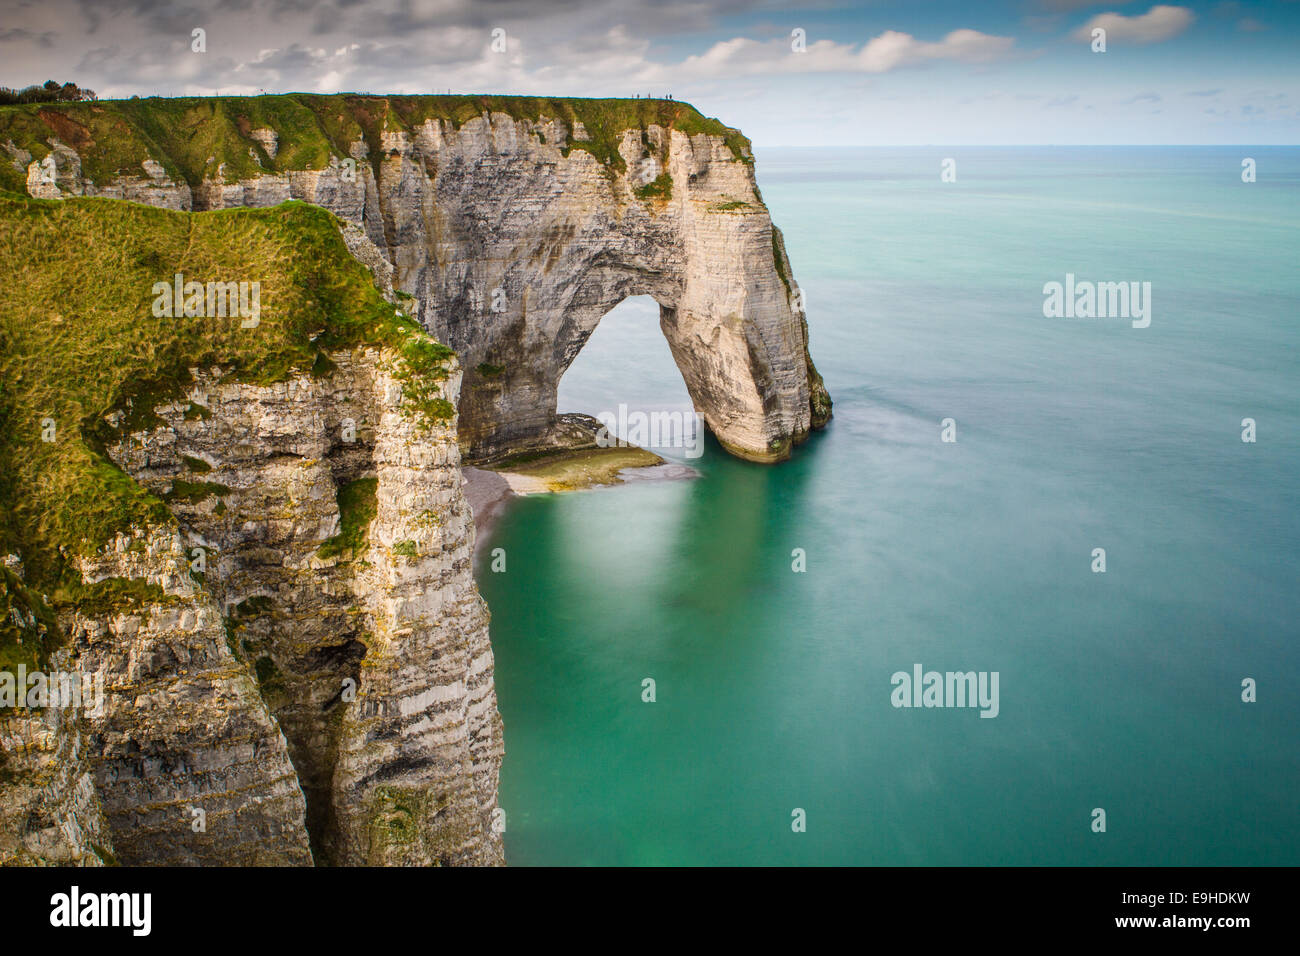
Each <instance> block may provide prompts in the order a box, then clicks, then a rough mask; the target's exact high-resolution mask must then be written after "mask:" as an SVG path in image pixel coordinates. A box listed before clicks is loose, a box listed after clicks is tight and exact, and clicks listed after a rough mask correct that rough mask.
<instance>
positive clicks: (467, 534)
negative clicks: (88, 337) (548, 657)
mask: <svg viewBox="0 0 1300 956" xmlns="http://www.w3.org/2000/svg"><path fill="white" fill-rule="evenodd" d="M332 358H333V361H334V362H335V364H336V367H335V368H334V369H333V370H332V371H330V372H329V374H327V375H323V376H317V377H312V376H306V375H302V376H297V377H294V378H291V379H289V380H288V381H286V382H283V383H280V384H276V385H272V386H268V387H259V386H252V385H241V384H229V383H227V384H222V383H220V382H219V381H218V379H219V377H220V370H216V369H212V370H195V372H194V375H195V383H196V384H195V385H194V387H193V388H192V389H191V391H190V392H189V394H188V396H187V399H186V400H185V401H182V402H177V403H173V404H171V405H167V406H161V407H159V408H158V410H157V411H158V413H159V414H160V415H161V417H162V419H163V421H164V423H165V424H164V425H162V426H159V427H158V428H155V429H154V430H153V431H151V432H148V433H145V432H139V433H135V434H134V435H132V436H130V438H129V439H127V440H125V441H122V442H120V443H119V444H117V445H116V446H113V447H111V448H109V449H108V451H109V454H110V455H111V456H112V457H113V458H114V460H115V461H117V462H118V463H119V464H120V465H121V466H122V467H123V469H124V470H126V471H127V472H129V473H130V474H131V475H132V476H133V477H135V478H136V479H137V480H138V481H140V482H141V483H142V484H144V485H146V486H147V487H149V488H150V489H152V490H154V491H156V492H157V493H158V494H160V495H161V496H164V497H165V498H167V499H169V501H170V505H171V508H172V511H173V513H174V514H175V515H176V518H177V522H178V531H177V533H176V534H175V535H174V536H173V537H174V539H175V540H173V541H171V542H169V543H166V546H165V547H164V546H163V544H162V543H160V542H156V541H149V542H147V543H146V545H145V547H144V548H143V549H141V548H138V547H137V548H132V547H131V546H130V545H129V544H128V545H126V546H124V547H122V548H121V549H119V550H118V551H115V552H113V553H114V554H118V555H120V558H119V560H118V563H120V564H122V565H123V566H120V567H111V568H110V567H104V568H99V569H93V572H92V569H89V568H88V569H86V572H87V574H88V576H89V577H91V578H94V577H97V576H99V575H103V576H120V577H127V578H136V579H139V578H142V577H143V578H146V579H149V580H151V581H156V582H157V583H160V584H162V586H163V588H164V590H165V591H166V593H167V594H168V595H169V597H174V598H175V601H174V603H173V602H169V603H166V604H164V605H156V606H151V607H150V608H149V609H148V610H147V611H146V612H145V613H143V614H141V615H137V616H130V617H127V618H123V619H114V620H113V621H109V622H104V621H99V622H81V623H80V624H79V626H77V627H74V629H73V633H74V636H75V637H76V639H77V643H78V645H79V646H80V652H81V655H82V656H83V658H85V659H88V660H92V661H94V660H98V661H99V665H98V666H100V667H102V668H104V669H105V670H106V671H107V673H108V685H109V688H110V693H109V695H108V697H109V701H108V706H107V707H106V713H105V715H104V716H103V718H102V719H100V720H98V721H96V720H93V719H92V720H91V721H90V737H91V740H92V742H93V743H94V744H97V745H98V747H100V748H102V756H101V757H100V759H99V761H98V766H97V770H96V776H97V778H98V780H99V781H100V784H101V786H100V792H101V794H102V795H103V797H102V799H103V800H104V803H105V811H106V814H107V818H108V821H109V824H110V827H111V829H112V831H113V836H114V844H115V846H116V848H117V852H118V854H119V856H120V857H121V858H122V860H123V861H124V862H130V863H172V862H191V863H222V864H231V863H241V862H242V863H279V864H293V863H310V862H311V861H312V857H313V853H314V855H315V859H316V861H317V862H329V863H333V864H345V865H346V864H354V865H355V864H399V863H400V864H465V863H469V864H493V863H500V862H503V852H502V847H501V840H500V835H499V834H498V833H496V832H494V830H493V827H492V814H493V810H494V809H495V806H496V788H497V774H498V770H499V767H500V762H501V756H502V743H501V722H500V717H499V716H498V713H497V708H496V698H495V694H494V690H493V685H492V652H491V647H490V644H489V641H488V630H487V613H486V608H485V606H484V604H483V601H482V599H481V598H480V597H479V595H478V592H477V589H476V588H475V586H474V582H473V577H472V572H471V566H470V562H471V555H472V549H473V522H472V518H471V516H470V514H469V510H468V507H467V506H466V504H465V501H464V498H463V496H462V494H461V480H460V470H459V461H460V459H459V454H458V450H457V447H456V443H455V422H454V420H448V421H446V422H445V423H443V424H441V425H440V426H438V427H435V428H429V427H426V424H427V423H419V422H417V421H415V420H414V419H413V418H412V417H411V414H410V413H409V412H407V411H404V410H403V408H402V407H401V394H402V393H401V388H400V385H399V384H398V383H397V382H396V381H395V380H394V379H393V378H392V377H391V375H390V374H389V372H388V371H387V368H388V366H387V362H386V360H385V358H384V356H382V355H381V354H379V353H376V352H374V351H366V352H357V353H355V354H351V353H345V354H336V355H334V356H332ZM458 379H459V374H458V373H455V374H453V375H452V376H451V377H450V378H449V379H448V380H447V381H446V382H445V383H443V388H444V391H445V394H446V395H449V396H451V397H453V398H454V396H455V392H456V388H457V387H458V385H459V381H458ZM349 488H351V489H353V491H355V490H356V489H358V488H360V489H364V491H365V492H366V493H365V494H363V495H361V497H360V499H358V498H357V496H356V495H355V494H351V495H350V494H349V493H347V492H346V490H345V489H349ZM357 500H360V502H361V509H360V512H359V513H357V512H354V513H352V514H350V515H341V513H340V502H341V501H343V502H345V503H346V502H353V503H355V502H356V501H357ZM345 506H346V505H345ZM358 515H359V516H358ZM358 522H359V523H358ZM350 524H351V525H352V526H355V528H356V530H357V531H358V534H357V536H356V537H355V538H354V540H355V541H357V542H359V545H358V547H357V549H356V550H355V551H353V550H352V549H351V548H340V547H339V546H338V542H339V541H340V538H339V537H338V535H339V534H340V531H343V532H345V533H346V532H347V531H348V528H349V526H350ZM345 536H346V535H345ZM196 549H199V550H196ZM200 558H201V560H200V563H199V565H198V566H199V567H200V568H202V570H201V571H199V572H195V573H196V574H201V576H202V582H203V587H202V588H201V589H200V588H197V587H196V586H195V585H194V583H193V581H192V578H193V575H192V574H191V571H192V570H193V568H194V561H195V560H196V559H200ZM134 565H139V566H134ZM91 666H94V665H93V664H92V665H91ZM178 716H179V719H178ZM132 742H134V743H132ZM304 798H305V799H304ZM189 807H198V808H201V809H203V810H204V811H205V815H206V831H205V832H203V833H194V832H192V827H191V822H190V820H191V818H190V813H191V811H190V810H189V809H188V808H189ZM181 809H184V810H185V812H184V813H183V814H182V813H181Z"/></svg>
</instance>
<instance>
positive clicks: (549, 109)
mask: <svg viewBox="0 0 1300 956" xmlns="http://www.w3.org/2000/svg"><path fill="white" fill-rule="evenodd" d="M484 112H491V113H504V114H506V115H508V116H511V117H514V118H515V119H527V120H531V121H533V122H541V121H542V120H546V119H554V120H560V121H562V122H563V123H564V124H565V126H566V127H567V128H568V129H570V130H572V129H573V128H574V125H575V123H577V122H581V123H582V125H583V127H584V128H585V130H586V133H587V136H588V139H586V140H579V139H575V138H573V137H572V136H570V137H569V139H568V140H567V141H566V142H564V143H561V144H560V148H561V150H562V151H563V152H564V154H565V155H568V153H569V152H570V151H571V150H574V149H580V150H585V151H586V152H589V153H591V154H592V155H593V156H595V157H596V159H597V160H599V161H600V162H601V163H602V164H603V165H605V166H607V167H610V168H612V169H616V170H618V171H620V172H622V171H623V170H624V169H625V168H626V166H625V163H624V161H623V158H622V156H620V155H619V152H618V145H619V143H620V142H621V141H622V138H623V131H624V130H628V129H639V130H642V131H644V130H645V129H646V128H647V127H649V126H651V125H658V126H661V127H663V128H665V129H677V130H680V131H681V132H683V133H685V134H687V135H688V136H694V135H696V134H699V133H707V134H710V135H713V136H721V137H722V138H723V139H724V140H725V142H726V144H727V146H728V147H729V148H730V149H731V152H732V154H733V155H734V156H735V157H736V159H737V160H739V161H741V162H745V163H752V162H753V158H752V153H751V150H750V143H749V140H748V139H746V138H745V137H744V136H743V135H742V134H741V133H740V132H738V131H737V130H734V129H731V128H730V127H728V126H725V125H723V124H722V123H721V122H719V121H718V120H716V119H711V118H709V117H706V116H703V115H701V114H700V113H699V111H698V110H696V109H695V107H693V106H691V105H690V104H688V103H681V102H678V101H676V100H653V99H632V100H628V99H587V98H579V97H555V98H551V97H535V96H476V95H468V96H362V95H359V94H355V93H338V94H333V95H313V94H308V93H287V94H281V95H274V96H215V97H176V98H164V97H148V98H144V99H140V98H133V99H129V100H97V101H95V102H88V103H43V104H27V105H20V106H5V107H0V143H5V142H12V143H13V144H14V145H15V146H16V147H17V148H19V149H25V150H26V151H27V152H29V153H30V154H31V156H32V158H33V159H34V160H41V159H43V158H44V157H45V156H46V155H47V154H48V153H49V152H50V145H49V140H50V138H51V137H52V136H57V137H58V139H59V140H60V141H61V142H63V143H65V144H67V145H68V146H71V147H72V148H73V149H75V150H76V151H77V153H78V154H79V155H80V156H81V162H82V174H83V175H84V176H86V177H88V178H89V179H90V180H91V181H92V182H94V183H96V184H97V185H104V184H106V183H107V182H108V181H110V180H111V179H113V178H114V177H117V176H122V175H130V176H141V175H143V172H142V169H141V165H140V164H141V162H142V161H143V160H145V159H146V158H149V157H152V158H153V159H155V160H156V161H158V162H160V163H161V164H162V166H163V168H164V169H165V170H166V172H167V174H168V175H169V176H171V177H172V178H173V179H174V180H177V181H184V182H187V183H189V185H190V187H191V188H194V187H197V186H198V185H199V184H200V183H201V182H203V181H204V180H205V179H220V180H222V181H224V182H235V181H236V180H239V179H243V178H247V177H249V176H255V175H258V174H259V173H265V172H283V171H286V170H291V169H322V168H324V167H326V166H328V165H329V162H330V158H331V157H336V158H338V159H344V158H346V157H347V156H348V155H349V149H350V147H351V144H352V143H354V142H356V141H358V140H362V141H364V142H365V143H366V144H367V145H368V147H369V158H370V162H371V163H372V164H377V163H378V162H380V161H381V160H382V159H383V158H384V150H383V149H382V147H381V146H380V142H381V136H382V134H383V133H385V132H399V131H410V130H412V129H414V128H416V127H418V126H421V125H422V124H423V123H425V122H426V121H427V120H431V119H434V120H440V121H442V122H445V123H448V124H450V125H451V126H453V127H454V128H457V129H459V128H460V127H461V126H463V125H465V123H467V122H469V121H470V120H471V119H474V118H476V117H479V116H481V115H483V113H484ZM257 129H273V130H275V131H276V132H277V133H278V135H279V148H278V151H277V154H276V155H275V156H274V157H272V156H271V155H270V153H268V152H267V151H266V149H264V148H263V146H262V144H261V143H259V142H258V141H257V140H256V139H254V138H253V136H252V133H253V131H254V130H257ZM539 135H540V134H539ZM26 176H27V174H26V170H25V169H17V168H15V166H14V165H13V163H12V162H10V158H9V156H8V155H7V154H0V188H3V189H8V190H10V191H13V192H23V191H25V188H26V186H25V184H26Z"/></svg>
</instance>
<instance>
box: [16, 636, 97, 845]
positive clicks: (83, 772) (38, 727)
mask: <svg viewBox="0 0 1300 956" xmlns="http://www.w3.org/2000/svg"><path fill="white" fill-rule="evenodd" d="M51 664H52V669H53V670H60V669H62V668H66V667H70V666H71V656H70V655H68V654H67V653H66V652H61V653H59V654H58V655H57V656H56V657H55V659H54V660H53V661H52V662H51ZM92 767H93V761H92V755H91V754H89V753H88V752H87V743H86V734H85V724H84V721H83V719H82V716H81V713H80V711H79V710H76V709H71V708H67V709H65V708H61V707H47V708H43V709H32V710H21V711H20V710H15V711H11V712H7V713H5V714H4V715H3V716H0V784H3V786H2V787H0V790H3V794H4V799H3V800H0V866H33V865H55V866H101V865H103V864H104V863H109V862H112V861H113V859H114V857H113V855H112V845H113V843H112V839H111V838H110V837H109V835H108V826H107V825H106V823H105V821H104V815H103V811H102V809H101V807H100V803H99V797H98V794H97V793H96V789H95V782H94V776H93V773H92Z"/></svg>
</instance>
